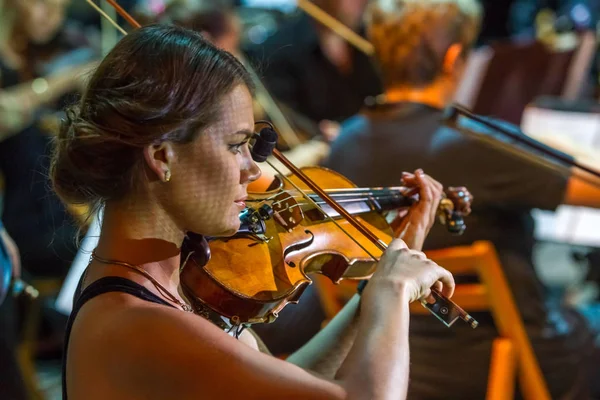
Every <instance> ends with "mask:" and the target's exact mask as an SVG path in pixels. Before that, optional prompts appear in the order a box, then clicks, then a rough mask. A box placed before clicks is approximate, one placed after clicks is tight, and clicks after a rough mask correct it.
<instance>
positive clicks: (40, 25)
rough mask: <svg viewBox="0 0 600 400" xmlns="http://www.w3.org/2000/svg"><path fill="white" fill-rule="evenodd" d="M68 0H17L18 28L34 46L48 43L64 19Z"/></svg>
mask: <svg viewBox="0 0 600 400" xmlns="http://www.w3.org/2000/svg"><path fill="white" fill-rule="evenodd" d="M68 3H69V0H18V1H16V3H15V4H17V7H18V11H19V21H17V24H20V25H21V26H20V28H21V29H23V30H24V32H25V34H26V35H27V36H28V39H29V40H30V41H31V42H32V43H35V44H44V43H46V42H48V41H50V40H51V39H52V38H53V37H54V35H55V34H56V32H57V31H58V29H59V28H60V27H61V26H62V24H63V22H64V19H65V11H66V7H67V5H68Z"/></svg>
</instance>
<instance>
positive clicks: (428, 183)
mask: <svg viewBox="0 0 600 400" xmlns="http://www.w3.org/2000/svg"><path fill="white" fill-rule="evenodd" d="M402 184H403V185H404V186H406V187H408V188H414V187H416V188H419V201H418V202H417V203H415V204H414V205H412V206H411V207H410V208H409V209H408V210H407V211H405V212H400V213H399V215H398V217H396V219H394V221H392V223H391V226H392V229H393V230H394V234H395V236H396V237H399V238H401V239H402V240H404V242H406V244H407V246H408V247H409V248H410V249H414V250H421V249H422V248H423V243H424V242H425V238H426V237H427V234H428V233H429V231H430V230H431V227H432V226H433V224H434V222H435V219H436V214H437V209H438V206H439V204H440V201H441V199H442V195H443V192H444V187H443V186H442V184H441V183H439V182H438V181H436V180H435V179H433V178H432V177H430V176H428V175H425V173H424V172H423V170H421V169H418V170H416V171H415V173H414V174H410V173H408V172H403V173H402Z"/></svg>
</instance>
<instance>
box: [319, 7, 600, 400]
mask: <svg viewBox="0 0 600 400" xmlns="http://www.w3.org/2000/svg"><path fill="white" fill-rule="evenodd" d="M366 18H367V24H366V27H367V32H368V37H369V39H370V41H371V43H372V44H373V47H374V49H375V55H374V59H375V62H376V63H377V65H378V66H379V69H380V72H381V75H382V80H383V83H384V87H385V93H384V95H383V96H380V97H379V98H378V99H377V101H376V102H374V104H373V105H371V106H370V107H367V108H366V109H364V110H363V111H362V112H361V113H360V114H358V115H356V116H354V117H352V118H350V119H348V120H346V121H345V122H344V123H343V124H342V128H341V133H340V135H339V136H338V138H337V140H336V141H335V142H334V143H333V145H332V149H331V154H330V156H329V158H328V159H327V161H326V162H325V166H327V167H329V168H332V169H334V170H336V171H339V172H341V173H342V174H344V175H346V176H347V177H348V178H349V179H351V180H352V181H353V182H355V183H356V184H357V185H359V186H361V185H366V184H368V185H371V186H373V185H375V186H391V185H394V184H396V183H397V171H401V170H410V169H411V168H419V167H420V168H424V169H425V170H426V171H428V173H431V174H432V175H433V176H435V177H436V179H439V180H440V181H441V182H444V184H446V185H453V186H457V185H464V186H466V187H468V188H469V191H470V192H471V193H472V194H473V197H474V203H473V207H472V210H473V212H472V214H471V216H470V217H469V223H468V228H467V230H466V232H465V233H464V234H463V235H462V236H456V237H449V236H448V235H447V234H446V232H443V230H441V229H437V228H436V227H434V229H433V230H432V232H431V234H430V235H429V236H428V238H427V241H426V243H425V249H439V248H444V247H449V246H455V245H465V244H471V243H472V242H474V241H476V240H489V241H491V242H492V243H493V244H494V245H495V247H496V249H497V250H498V253H499V257H500V260H501V263H502V265H503V268H504V272H505V274H506V277H507V279H508V281H509V284H510V286H511V289H512V291H513V293H514V297H515V300H516V303H517V306H518V308H519V310H520V312H521V315H522V317H523V320H524V321H525V324H526V329H527V332H528V334H529V337H530V338H531V341H532V344H533V347H534V351H535V352H536V355H537V357H538V359H539V362H540V364H541V368H542V372H543V373H544V375H545V378H546V381H547V384H548V387H549V390H550V392H551V394H552V398H554V399H565V398H570V399H583V398H588V396H589V392H590V381H589V380H588V377H589V374H591V376H593V377H598V376H600V372H599V371H598V369H597V366H598V365H599V363H598V362H596V363H595V364H594V363H593V361H591V359H590V357H597V356H596V355H595V354H594V352H596V354H598V352H597V348H595V347H594V335H595V334H596V333H595V332H593V331H592V330H591V329H590V328H589V327H588V322H587V321H586V320H585V319H584V318H583V317H582V316H581V315H580V314H579V313H577V312H576V311H575V310H572V309H562V308H561V309H558V308H553V307H550V306H549V305H548V303H547V295H546V288H545V287H544V285H543V284H542V282H541V281H540V279H539V278H538V276H537V274H536V271H535V268H534V263H533V246H534V244H535V238H534V221H533V218H532V216H531V214H530V211H531V210H532V209H533V208H539V209H546V210H554V209H555V208H556V207H557V206H558V205H560V204H571V205H580V206H591V207H600V190H598V189H597V188H593V187H590V186H589V185H586V184H585V183H583V182H582V181H580V180H579V179H578V178H577V177H575V176H574V175H572V176H570V177H565V176H564V175H561V174H559V173H557V172H555V170H554V169H547V168H544V167H542V166H540V165H539V164H538V163H533V162H531V161H528V160H524V159H521V158H518V157H514V156H512V155H511V154H509V153H507V152H505V151H503V150H501V149H499V148H498V147H495V146H491V145H489V144H488V143H487V142H484V141H480V140H477V139H472V138H470V137H467V136H465V135H463V134H461V133H459V132H458V131H457V130H455V129H451V128H449V127H446V126H444V125H443V124H442V120H443V118H444V112H443V110H444V108H445V107H446V106H447V105H448V104H449V103H450V102H451V101H452V100H453V98H454V94H455V91H456V89H457V87H458V84H459V83H460V81H461V78H462V75H463V71H464V69H465V65H466V61H467V57H468V55H469V51H470V48H471V46H472V44H473V43H474V41H475V40H476V38H477V35H478V31H479V26H480V21H481V7H480V5H479V3H478V2H477V1H475V0H412V1H409V0H378V1H374V2H373V4H371V6H370V8H369V10H368V13H367V17H366ZM459 123H460V124H461V125H462V128H463V129H469V130H471V131H473V132H478V133H480V134H481V135H482V137H483V136H494V137H496V138H498V137H497V136H496V135H495V134H494V133H493V132H490V131H489V130H487V129H486V128H484V127H483V126H480V125H479V124H475V123H473V122H472V121H465V120H459ZM503 123H504V124H506V123H505V122H503ZM514 129H516V130H517V131H518V128H517V127H514ZM540 145H541V144H540ZM457 279H458V282H472V280H473V279H474V278H473V277H467V276H462V277H457ZM475 314H476V315H475V316H474V317H475V318H476V319H477V320H478V321H480V326H479V328H478V329H476V330H474V331H472V330H469V329H468V328H467V329H465V327H463V326H453V328H452V331H450V332H449V331H448V330H447V329H446V328H445V327H440V326H439V325H438V324H435V323H431V321H429V320H428V319H426V318H423V317H420V316H413V317H412V325H411V355H412V363H411V378H410V388H409V398H411V399H447V398H460V399H481V398H485V395H486V383H487V376H488V367H489V363H490V350H491V344H492V341H493V339H494V338H495V337H496V336H497V331H496V329H495V327H494V323H493V319H492V317H491V315H490V314H489V313H475ZM590 366H594V367H593V368H590ZM592 381H593V380H592ZM594 391H596V389H594Z"/></svg>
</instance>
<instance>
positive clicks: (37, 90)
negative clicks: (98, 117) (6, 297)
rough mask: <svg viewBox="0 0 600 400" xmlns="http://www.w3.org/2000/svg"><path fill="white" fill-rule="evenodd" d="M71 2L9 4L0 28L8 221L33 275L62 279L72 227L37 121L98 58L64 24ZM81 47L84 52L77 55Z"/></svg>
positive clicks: (0, 151)
mask: <svg viewBox="0 0 600 400" xmlns="http://www.w3.org/2000/svg"><path fill="white" fill-rule="evenodd" d="M67 5H68V1H67V0H19V1H17V0H5V6H4V7H5V8H4V10H3V13H2V14H1V19H2V20H1V21H0V27H1V29H2V35H0V38H1V39H0V40H1V42H0V174H2V175H3V176H4V181H5V188H4V210H3V220H4V224H5V226H6V229H7V231H8V232H10V234H11V236H12V237H13V238H14V240H15V242H16V243H17V245H18V247H19V249H20V250H21V256H22V258H23V266H24V269H25V270H26V271H27V272H28V273H31V274H33V275H44V276H58V277H60V276H63V275H64V273H65V272H66V270H67V268H68V266H69V262H70V260H71V259H72V257H73V254H74V246H72V242H73V239H72V238H73V235H74V232H75V228H74V226H73V225H72V224H70V222H69V221H70V217H69V215H68V213H67V211H66V210H65V208H64V207H63V205H62V204H61V203H60V201H59V200H58V198H57V197H56V196H54V195H53V194H52V193H51V192H50V191H49V190H48V187H49V186H48V182H49V181H48V180H47V179H46V178H45V177H46V176H47V172H46V171H47V166H48V157H47V150H48V149H47V147H48V145H49V142H50V140H51V138H50V137H49V136H48V135H47V134H46V132H45V131H44V129H43V127H42V126H41V124H40V122H41V121H42V117H44V116H45V115H47V114H51V113H54V112H55V110H58V109H59V107H60V104H59V101H60V100H61V99H65V97H64V96H66V95H67V94H68V93H73V92H75V91H77V89H78V87H79V85H80V84H81V79H82V78H83V76H84V74H85V72H86V71H87V70H89V68H90V66H91V64H89V62H90V60H91V57H92V56H93V52H91V51H89V50H86V49H84V48H82V47H83V46H84V45H85V44H86V40H85V38H84V37H83V35H82V34H80V33H79V32H78V31H77V30H76V29H73V28H72V27H70V26H69V27H67V25H66V24H65V9H66V7H67ZM78 49H79V50H78Z"/></svg>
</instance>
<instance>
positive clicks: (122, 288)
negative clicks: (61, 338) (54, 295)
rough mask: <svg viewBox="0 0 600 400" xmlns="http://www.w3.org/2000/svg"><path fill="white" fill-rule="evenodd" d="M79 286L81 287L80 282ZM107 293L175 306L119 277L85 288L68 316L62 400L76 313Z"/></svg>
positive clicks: (105, 278) (136, 284)
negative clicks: (70, 339) (117, 293)
mask: <svg viewBox="0 0 600 400" xmlns="http://www.w3.org/2000/svg"><path fill="white" fill-rule="evenodd" d="M82 280H83V279H82ZM79 284H80V285H81V281H80V283H79ZM109 292H121V293H127V294H130V295H132V296H135V297H137V298H140V299H142V300H146V301H149V302H151V303H157V304H162V305H165V306H169V307H174V308H175V306H173V305H171V304H169V303H167V302H166V301H165V300H163V299H161V298H160V297H158V296H157V295H155V294H154V293H152V292H151V291H149V290H148V289H146V288H145V287H143V286H142V285H140V284H139V283H136V282H133V281H131V280H129V279H126V278H122V277H120V276H107V277H104V278H100V279H98V280H97V281H95V282H93V283H91V284H90V285H89V286H88V287H86V288H85V289H84V290H83V291H82V292H81V294H80V295H78V296H76V298H75V299H74V302H73V311H72V312H71V315H70V316H69V322H68V324H67V330H66V336H65V344H64V351H63V363H62V364H63V365H62V393H63V400H67V350H68V347H69V336H71V329H72V328H73V322H74V321H75V317H77V313H78V312H79V310H80V309H81V307H83V305H84V304H85V303H87V302H88V301H90V300H91V299H93V298H94V297H96V296H100V295H101V294H104V293H109Z"/></svg>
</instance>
